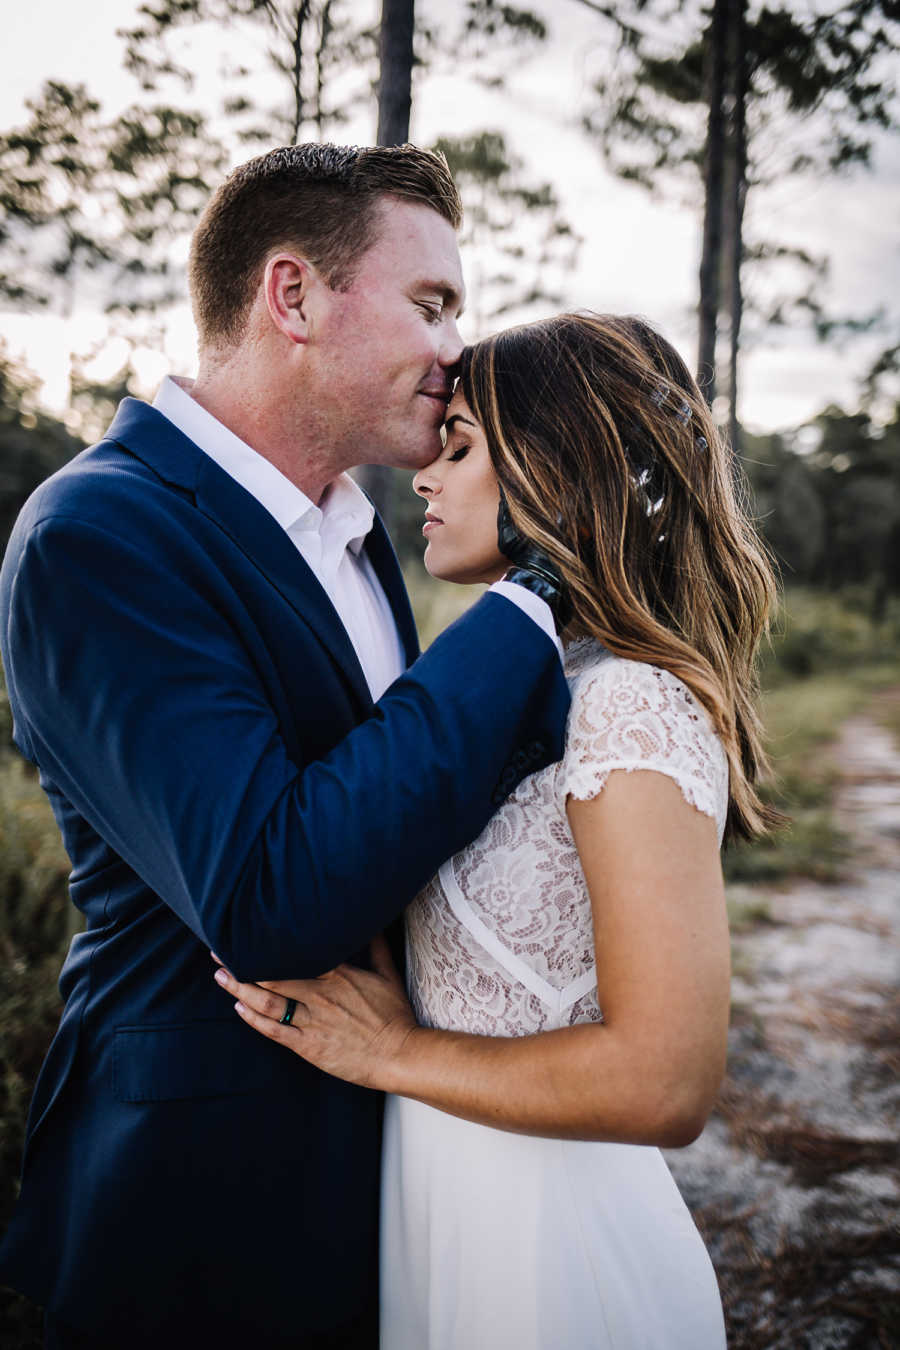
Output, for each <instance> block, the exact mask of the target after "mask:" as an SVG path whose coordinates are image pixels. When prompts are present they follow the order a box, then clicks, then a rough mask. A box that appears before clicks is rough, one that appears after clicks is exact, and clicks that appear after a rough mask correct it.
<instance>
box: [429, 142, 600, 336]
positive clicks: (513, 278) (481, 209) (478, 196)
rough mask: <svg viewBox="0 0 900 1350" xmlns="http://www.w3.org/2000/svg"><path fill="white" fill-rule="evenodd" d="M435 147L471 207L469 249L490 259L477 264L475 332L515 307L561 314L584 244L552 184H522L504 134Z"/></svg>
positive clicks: (464, 240)
mask: <svg viewBox="0 0 900 1350" xmlns="http://www.w3.org/2000/svg"><path fill="white" fill-rule="evenodd" d="M432 148H433V149H435V150H439V151H441V153H442V154H444V155H446V157H447V162H448V164H449V165H450V170H451V172H452V174H453V177H454V179H455V180H456V183H457V185H458V187H459V190H460V193H461V195H462V198H463V201H464V203H465V208H466V215H465V221H464V224H463V234H462V237H461V240H460V244H461V246H462V248H463V250H464V251H465V249H466V247H467V246H468V247H469V249H470V251H471V252H472V254H473V255H474V256H476V257H477V258H479V259H484V258H488V259H489V263H488V265H487V266H486V265H485V263H484V262H481V261H479V262H478V263H476V273H475V277H474V281H473V284H472V287H471V291H472V301H473V313H474V321H475V328H476V331H477V332H478V333H479V334H481V333H483V332H484V330H485V326H486V324H488V323H489V322H491V321H493V320H496V319H498V318H500V317H501V316H502V315H503V314H506V313H508V312H509V311H510V310H512V309H521V308H522V307H524V306H531V305H540V306H541V309H542V311H544V312H545V311H546V310H547V309H548V308H549V309H554V308H558V307H559V306H560V304H561V303H562V295H563V292H564V290H565V287H564V285H561V283H562V282H563V279H564V277H565V275H566V274H567V273H568V272H570V271H571V270H572V268H573V267H574V266H575V263H576V260H577V256H578V250H579V247H580V245H581V242H582V241H581V238H580V237H579V236H578V235H576V234H575V232H574V231H573V229H572V227H571V225H570V224H569V222H568V221H567V220H565V219H564V217H563V216H562V214H561V210H560V204H559V200H558V198H557V196H556V193H555V192H554V190H553V188H552V186H551V184H550V183H528V182H526V181H525V180H523V178H522V176H521V174H522V168H523V164H522V161H521V159H520V158H519V157H518V156H517V155H515V154H514V153H513V152H512V150H511V149H510V147H509V145H508V144H507V140H506V137H505V136H504V135H503V133H502V132H499V131H477V132H474V133H472V134H471V135H466V136H441V137H440V138H439V139H438V140H437V141H436V142H435V144H434V146H433V147H432ZM529 238H530V243H528V244H526V242H525V241H526V240H528V239H529ZM476 250H477V252H476ZM526 260H527V263H528V267H527V271H526V268H525V266H524V264H525V262H526ZM488 267H490V270H488ZM553 280H555V281H556V283H557V287H556V288H553V289H551V287H550V285H548V282H552V281H553Z"/></svg>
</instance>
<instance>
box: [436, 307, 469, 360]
mask: <svg viewBox="0 0 900 1350" xmlns="http://www.w3.org/2000/svg"><path fill="white" fill-rule="evenodd" d="M465 345H466V344H465V343H464V342H463V340H462V338H461V337H460V335H459V329H458V328H457V326H456V320H455V319H451V320H450V322H449V323H448V324H447V325H446V327H445V329H444V340H443V342H442V343H441V350H440V351H439V353H438V361H439V362H440V364H441V365H442V366H443V367H444V369H447V367H448V366H455V365H456V364H457V362H458V361H459V358H460V357H461V356H462V350H463V347H464V346H465Z"/></svg>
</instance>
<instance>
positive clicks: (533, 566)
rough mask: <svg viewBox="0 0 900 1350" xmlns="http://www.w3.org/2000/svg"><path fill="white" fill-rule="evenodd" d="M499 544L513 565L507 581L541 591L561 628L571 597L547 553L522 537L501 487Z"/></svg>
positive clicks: (566, 615) (564, 621)
mask: <svg viewBox="0 0 900 1350" xmlns="http://www.w3.org/2000/svg"><path fill="white" fill-rule="evenodd" d="M497 545H498V547H499V549H500V552H501V553H502V554H503V556H504V558H509V560H510V562H511V563H512V564H513V566H512V567H511V568H510V569H509V571H508V572H507V573H506V575H505V576H504V578H503V580H504V581H512V582H515V584H516V585H517V586H524V587H525V589H526V590H528V591H533V592H534V594H535V595H539V596H540V598H541V599H542V600H545V601H546V602H547V604H548V605H549V606H550V609H551V612H552V614H553V617H554V619H555V620H556V625H557V628H559V629H560V630H562V629H563V628H565V626H566V624H567V623H568V622H569V620H570V619H571V617H572V601H571V598H570V596H569V592H568V589H567V588H566V585H565V583H564V582H563V579H562V577H561V576H560V575H559V572H558V570H557V568H556V564H555V563H553V562H552V561H551V560H550V558H548V557H547V555H546V553H543V552H542V551H541V549H540V548H538V546H537V545H536V544H532V543H530V542H529V540H527V539H523V538H522V536H521V535H520V534H519V532H518V530H517V529H516V527H515V525H514V524H513V522H512V517H511V516H510V514H509V506H508V504H507V501H506V493H505V492H504V491H503V488H502V487H501V488H500V506H499V508H498V510H497Z"/></svg>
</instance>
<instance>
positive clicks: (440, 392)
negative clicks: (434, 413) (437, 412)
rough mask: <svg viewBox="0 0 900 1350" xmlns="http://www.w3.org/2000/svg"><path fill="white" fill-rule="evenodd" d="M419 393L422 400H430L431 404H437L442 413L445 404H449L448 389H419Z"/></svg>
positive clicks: (445, 407) (444, 409)
mask: <svg viewBox="0 0 900 1350" xmlns="http://www.w3.org/2000/svg"><path fill="white" fill-rule="evenodd" d="M419 393H420V394H421V395H422V397H423V398H430V399H431V400H432V402H433V403H439V404H440V406H441V410H442V412H445V411H446V409H447V404H448V403H449V402H450V390H449V389H444V388H435V389H420V390H419Z"/></svg>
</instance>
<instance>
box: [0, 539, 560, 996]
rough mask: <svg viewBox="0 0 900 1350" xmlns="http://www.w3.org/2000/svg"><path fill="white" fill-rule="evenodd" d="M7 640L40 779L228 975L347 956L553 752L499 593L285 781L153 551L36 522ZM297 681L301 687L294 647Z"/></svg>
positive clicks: (539, 697)
mask: <svg viewBox="0 0 900 1350" xmlns="http://www.w3.org/2000/svg"><path fill="white" fill-rule="evenodd" d="M171 552H172V554H173V555H175V556H177V550H172V551H171ZM198 571H200V572H201V573H202V568H201V566H200V564H199V563H198ZM309 640H310V641H313V639H312V638H310V639H309ZM7 643H8V666H9V675H10V685H11V689H12V690H13V691H14V703H15V705H16V707H17V717H18V718H21V719H23V721H24V723H25V725H24V726H23V727H22V728H21V732H22V735H23V737H27V739H28V741H29V742H30V743H31V746H32V748H33V751H34V754H35V757H36V758H37V759H38V761H39V763H40V764H41V765H42V766H43V767H44V768H45V769H46V771H47V772H48V773H49V774H50V775H51V776H52V777H53V778H54V780H55V781H56V782H57V784H58V785H59V786H60V788H61V789H62V790H63V792H64V793H65V794H66V796H67V797H68V798H69V799H70V800H71V802H72V803H73V805H74V806H75V808H76V809H77V810H78V811H79V812H80V813H81V814H82V815H83V816H84V817H85V819H86V820H88V821H89V822H90V823H91V825H92V826H93V827H94V828H95V829H96V830H97V831H98V833H100V835H101V836H102V837H103V838H105V839H106V840H107V841H108V842H109V843H110V845H111V846H112V847H113V848H114V849H115V850H116V851H117V852H118V853H119V854H120V855H121V856H122V857H123V858H124V859H125V860H126V861H127V862H128V863H129V864H130V866H132V867H133V868H134V870H135V871H136V872H137V873H138V875H139V876H140V877H141V878H142V879H143V880H144V881H145V882H146V883H147V885H148V886H150V887H151V888H152V889H153V890H154V891H155V892H156V893H157V894H158V895H159V896H160V897H161V898H162V899H163V900H165V902H166V903H167V904H169V905H170V906H171V907H172V909H173V910H175V911H176V913H178V914H179V916H180V917H181V918H182V919H183V920H184V922H185V923H186V924H187V925H188V926H189V927H190V928H191V929H192V930H193V931H194V933H196V935H197V936H198V937H199V938H200V939H201V940H202V941H203V942H205V943H207V944H208V945H209V946H211V947H213V948H214V949H215V950H216V951H217V952H218V953H219V955H220V956H221V957H222V959H223V960H225V961H226V962H227V964H228V965H229V966H230V967H231V968H232V969H233V970H234V971H235V973H236V974H238V975H239V976H241V977H242V978H247V979H259V978H266V979H274V978H279V977H281V976H286V975H300V976H302V975H314V974H318V973H320V972H321V971H323V970H326V969H328V968H330V967H332V966H334V965H335V964H337V963H338V962H339V961H340V960H342V959H344V958H346V957H347V956H348V954H350V953H351V952H353V951H354V950H357V949H358V948H359V947H360V946H362V945H363V944H364V943H365V942H366V940H367V939H368V938H369V937H371V935H372V934H373V933H374V932H376V931H377V930H378V929H379V928H381V927H382V926H383V925H384V924H386V923H387V922H388V921H389V920H390V919H392V918H393V917H395V916H396V914H397V913H399V911H400V910H401V909H402V908H403V907H404V905H405V904H406V903H408V901H409V900H410V898H411V897H412V895H413V894H414V893H415V892H416V890H417V889H418V888H419V887H420V886H421V885H422V884H423V883H424V882H425V880H427V878H428V877H429V876H430V875H431V874H432V873H433V872H434V870H435V869H436V867H437V866H438V865H439V863H440V862H441V861H443V859H444V858H445V857H447V856H450V855H451V854H452V853H453V852H455V851H456V850H457V849H459V848H460V847H461V846H462V845H463V844H464V843H466V842H468V841H469V840H470V839H472V838H473V837H475V835H477V834H478V832H479V831H480V830H481V828H482V827H483V826H484V824H485V823H486V821H487V819H488V818H489V816H490V814H491V813H492V811H493V810H494V809H496V806H497V804H498V800H499V799H498V791H500V792H502V791H504V790H505V791H509V790H510V789H511V787H512V786H514V784H515V782H517V781H518V780H519V779H520V778H521V777H523V776H524V774H525V773H527V772H531V771H532V770H534V769H536V768H539V767H541V766H542V765H543V764H545V763H547V762H549V761H551V760H552V759H554V758H557V757H559V755H560V753H561V750H562V736H563V730H564V721H565V713H566V709H567V704H568V693H567V690H566V687H565V681H564V679H563V676H562V671H561V667H560V662H559V657H558V654H557V652H556V651H555V649H554V647H553V644H552V643H551V642H550V641H548V639H547V638H546V636H544V635H543V634H542V633H541V632H540V631H539V630H538V629H537V627H536V626H535V625H534V624H533V623H532V621H531V620H530V619H529V618H528V617H527V616H525V615H524V614H522V613H521V612H520V611H519V610H517V609H516V608H515V607H514V606H513V605H511V604H509V603H508V602H507V601H506V600H504V599H502V598H501V597H498V596H487V597H485V598H484V599H483V600H482V601H481V602H479V604H478V605H477V606H475V607H474V609H473V610H472V611H471V612H470V613H469V614H468V615H466V616H464V618H463V619H462V620H460V621H459V623H458V624H456V625H454V626H453V628H451V629H450V630H448V632H447V633H446V634H444V635H442V637H441V638H439V639H438V640H437V642H435V643H434V644H433V645H432V647H431V648H430V649H429V651H428V653H427V654H426V655H425V656H424V657H422V658H420V660H419V661H418V662H417V663H416V664H415V666H414V667H412V669H411V670H410V671H409V672H408V673H407V674H406V675H405V676H403V677H402V678H401V679H399V680H398V681H396V683H395V684H394V685H392V686H391V688H390V690H389V691H388V692H387V693H386V694H385V696H384V697H383V699H382V700H381V701H380V702H379V703H378V704H377V705H376V706H375V709H374V712H373V714H372V716H370V717H369V718H368V719H367V720H366V721H365V722H364V723H362V724H361V725H360V726H359V727H357V728H356V729H355V730H354V731H353V732H352V733H351V734H350V735H349V736H348V737H347V738H346V739H345V740H344V741H342V742H341V743H340V744H339V745H337V746H336V747H335V749H334V750H332V751H331V753H329V754H328V755H326V756H325V757H324V758H321V759H319V760H317V761H316V762H313V763H304V764H297V763H294V762H292V761H291V760H290V759H289V757H288V754H287V751H286V747H285V745H284V742H283V739H282V737H281V734H280V731H279V727H278V723H277V719H276V715H275V712H274V710H273V708H272V707H271V705H270V702H269V701H268V699H267V697H266V693H265V690H264V688H263V685H262V682H261V680H260V677H259V675H258V673H257V671H256V670H255V669H254V667H253V664H252V661H251V660H250V659H249V658H248V654H247V651H246V650H245V648H244V647H243V646H242V644H241V642H240V640H239V639H238V635H237V632H236V629H235V627H234V625H233V624H232V623H231V622H230V621H229V618H228V617H227V616H226V614H225V613H223V606H222V604H221V603H219V604H217V603H216V597H215V595H214V594H212V593H207V592H206V591H205V590H204V588H203V586H202V585H198V584H197V578H196V577H188V576H185V575H183V563H182V564H181V566H180V567H179V565H177V564H176V563H174V562H172V561H171V560H170V553H169V552H168V551H167V550H166V549H165V548H157V549H155V550H148V548H146V547H144V546H143V541H142V544H141V546H140V547H139V546H138V544H137V543H136V542H135V541H134V539H133V538H129V539H124V538H122V537H120V535H119V533H118V532H116V531H111V530H108V529H106V528H104V527H101V526H98V525H97V524H93V523H91V524H88V523H84V522H80V521H75V520H72V519H57V518H53V519H48V520H44V521H42V522H41V523H40V524H38V525H37V526H36V527H34V529H33V530H32V531H31V534H30V535H29V538H28V541H27V544H26V546H25V548H24V550H23V553H22V556H21V558H20V560H19V565H18V568H17V571H16V576H15V580H14V583H13V587H12V593H11V599H10V614H9V626H8V630H7ZM297 671H298V676H297V678H298V680H299V681H301V682H302V680H303V651H302V650H298V653H297ZM302 696H303V698H305V699H309V700H315V698H316V690H315V689H307V690H304V691H303V695H302Z"/></svg>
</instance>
